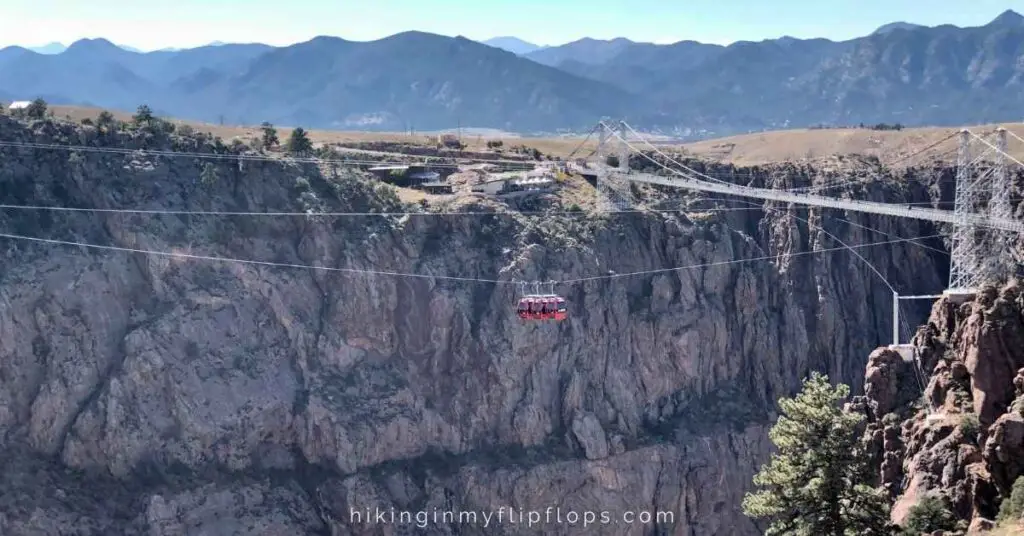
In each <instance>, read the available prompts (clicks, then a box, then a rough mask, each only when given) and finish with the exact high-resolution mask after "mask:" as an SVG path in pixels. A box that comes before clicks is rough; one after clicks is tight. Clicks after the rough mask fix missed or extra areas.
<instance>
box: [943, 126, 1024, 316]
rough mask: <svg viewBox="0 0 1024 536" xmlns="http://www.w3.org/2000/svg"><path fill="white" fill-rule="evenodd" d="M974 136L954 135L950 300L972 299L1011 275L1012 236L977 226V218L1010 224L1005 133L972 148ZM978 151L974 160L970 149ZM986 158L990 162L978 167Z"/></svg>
mask: <svg viewBox="0 0 1024 536" xmlns="http://www.w3.org/2000/svg"><path fill="white" fill-rule="evenodd" d="M973 137H974V136H973V135H972V134H971V133H970V132H969V131H967V130H962V131H961V132H960V148H959V153H958V155H957V166H956V200H955V203H954V208H953V214H954V223H953V235H952V240H951V242H952V243H951V247H950V260H949V264H950V265H949V288H948V289H947V290H946V292H945V294H946V295H947V296H951V297H954V298H957V297H959V298H966V297H968V296H970V295H973V294H974V293H975V292H976V291H977V289H978V288H980V287H981V286H982V285H983V284H985V283H990V282H996V281H1000V280H1002V279H1004V278H1006V277H1007V276H1009V275H1010V274H1012V273H1014V272H1015V271H1016V266H1017V260H1018V259H1017V258H1016V256H1015V255H1014V253H1013V251H1012V249H1013V247H1012V244H1013V242H1012V237H1013V235H1012V234H1010V233H1006V232H1001V231H997V230H994V229H991V228H985V227H982V226H980V225H978V216H979V215H984V216H988V218H992V219H995V218H1001V219H1004V220H1011V219H1013V208H1012V206H1011V204H1010V190H1011V180H1010V173H1009V170H1008V168H1007V161H1006V156H1005V154H1004V153H1006V149H1007V144H1006V130H1005V129H1002V128H1000V129H998V130H997V131H996V143H995V145H994V146H989V145H987V144H981V143H978V144H974V143H972V142H973V140H972V138H973ZM974 146H979V148H980V149H982V151H981V152H980V154H977V155H975V151H973V150H972V149H973V148H974ZM989 155H991V156H992V157H993V159H992V162H984V159H985V158H986V157H988V156H989Z"/></svg>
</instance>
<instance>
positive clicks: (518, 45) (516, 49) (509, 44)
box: [482, 36, 547, 56]
mask: <svg viewBox="0 0 1024 536" xmlns="http://www.w3.org/2000/svg"><path fill="white" fill-rule="evenodd" d="M482 43H483V44H485V45H489V46H492V47H495V48H500V49H502V50H507V51H509V52H511V53H513V54H518V55H520V56H522V55H523V54H529V53H531V52H536V51H538V50H542V49H545V48H547V47H544V46H540V45H535V44H533V43H530V42H527V41H523V40H522V39H519V38H518V37H510V36H505V37H493V38H491V39H488V40H486V41H482Z"/></svg>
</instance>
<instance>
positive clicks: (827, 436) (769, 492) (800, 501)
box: [743, 372, 894, 536]
mask: <svg viewBox="0 0 1024 536" xmlns="http://www.w3.org/2000/svg"><path fill="white" fill-rule="evenodd" d="M849 392H850V388H849V387H847V386H846V385H842V384H840V385H838V386H836V387H834V388H833V387H832V386H831V385H830V384H829V382H828V377H827V376H823V375H821V374H818V373H816V372H815V373H813V374H811V377H810V378H808V379H806V380H804V385H803V390H802V391H801V392H800V393H799V394H798V395H797V396H796V397H795V398H790V399H782V400H780V401H779V407H780V409H781V411H782V415H781V416H780V417H779V420H778V422H777V423H776V424H775V426H773V427H772V429H771V431H770V432H769V437H770V438H771V441H772V443H774V444H775V446H776V447H777V448H778V452H777V453H776V454H774V455H772V459H771V460H770V461H769V462H768V464H766V465H765V466H764V467H762V468H761V471H760V472H759V473H758V474H757V475H756V476H755V477H754V484H755V485H757V486H759V487H761V488H762V489H761V490H760V491H757V492H756V493H748V494H747V496H746V497H745V498H744V500H743V511H744V513H745V514H746V515H747V516H749V517H752V518H771V524H770V526H769V528H768V531H767V532H766V533H765V534H766V536H781V535H797V536H853V535H858V536H881V535H890V534H892V533H893V532H894V530H893V528H892V525H891V524H890V523H889V503H888V498H887V497H886V496H885V494H884V492H882V491H881V490H879V489H876V488H872V487H870V486H867V485H865V484H864V482H865V481H866V478H865V477H866V475H867V474H868V463H869V458H868V454H867V452H866V451H865V449H864V448H863V447H862V445H861V442H860V441H859V439H858V435H859V434H858V430H857V425H858V424H859V423H860V421H861V419H862V418H863V417H862V416H861V415H856V414H850V413H845V412H843V410H842V409H841V408H840V405H839V404H840V402H842V401H843V400H844V399H845V398H846V397H847V396H848V395H849Z"/></svg>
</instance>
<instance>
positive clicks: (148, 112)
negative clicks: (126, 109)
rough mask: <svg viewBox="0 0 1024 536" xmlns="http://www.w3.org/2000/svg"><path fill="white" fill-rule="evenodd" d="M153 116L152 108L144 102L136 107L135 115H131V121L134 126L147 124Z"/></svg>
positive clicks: (151, 120)
mask: <svg viewBox="0 0 1024 536" xmlns="http://www.w3.org/2000/svg"><path fill="white" fill-rule="evenodd" d="M154 119H155V118H154V117H153V110H152V109H150V107H149V106H146V105H145V104H143V105H141V106H139V107H138V109H136V110H135V115H133V116H132V121H133V122H134V123H135V126H140V127H141V126H149V125H150V124H151V123H152V122H153V120H154Z"/></svg>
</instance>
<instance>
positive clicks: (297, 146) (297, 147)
mask: <svg viewBox="0 0 1024 536" xmlns="http://www.w3.org/2000/svg"><path fill="white" fill-rule="evenodd" d="M312 150H313V142H311V141H309V134H307V133H306V131H305V130H304V129H303V128H302V127H295V130H293V131H292V135H291V136H289V137H288V152H289V153H292V154H296V155H305V154H309V153H310V152H311V151H312Z"/></svg>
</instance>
